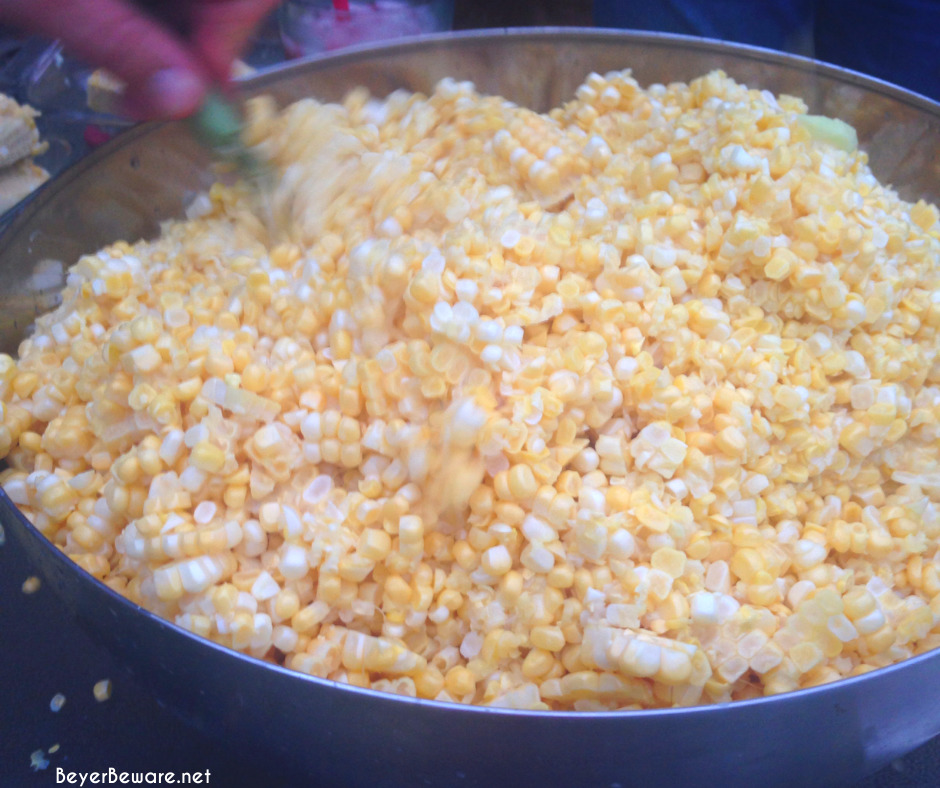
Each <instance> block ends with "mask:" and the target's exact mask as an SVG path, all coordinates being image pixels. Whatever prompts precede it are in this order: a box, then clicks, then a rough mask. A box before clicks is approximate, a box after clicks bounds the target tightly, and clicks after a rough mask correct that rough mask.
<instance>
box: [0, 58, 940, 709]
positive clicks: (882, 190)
mask: <svg viewBox="0 0 940 788" xmlns="http://www.w3.org/2000/svg"><path fill="white" fill-rule="evenodd" d="M805 113H806V107H805V106H804V104H803V103H802V102H801V101H800V100H798V99H795V98H792V97H786V96H783V97H779V98H775V97H774V96H772V95H771V94H769V93H767V92H760V91H757V90H749V89H747V88H746V87H744V86H742V85H738V84H736V83H735V82H733V81H732V80H731V79H729V78H728V77H726V76H725V75H724V74H721V73H718V72H716V73H712V74H709V75H707V76H704V77H702V78H700V79H697V80H695V81H693V82H692V83H690V84H688V85H686V84H673V85H669V86H662V85H654V86H651V87H649V88H648V89H646V90H643V89H641V88H640V87H639V86H638V85H637V83H636V82H635V81H634V80H633V79H632V78H631V76H630V74H629V73H628V72H624V73H612V74H608V75H607V76H604V77H602V76H600V75H596V74H592V75H591V76H590V77H588V79H587V81H586V82H585V84H584V85H583V86H582V87H581V88H580V89H579V90H578V91H577V94H576V98H575V100H573V101H571V102H569V103H567V104H565V105H564V106H562V107H560V108H558V109H555V110H553V111H551V112H550V113H548V114H546V115H540V114H537V113H535V112H532V111H529V110H526V109H523V108H520V107H518V106H515V105H513V104H511V103H509V102H507V101H505V100H503V99H500V98H496V97H486V96H481V95H478V94H477V93H476V92H475V90H474V88H473V86H472V85H470V84H467V83H457V82H455V81H453V80H444V81H443V82H441V83H440V84H439V85H438V87H437V88H436V90H435V91H434V93H433V94H432V95H431V96H427V97H425V96H421V95H411V94H405V93H395V94H392V95H391V96H389V97H388V98H387V99H383V100H376V99H373V98H371V97H369V96H368V95H366V94H365V93H363V92H361V91H357V92H354V93H352V94H351V95H350V96H349V97H348V98H347V99H346V101H345V102H344V104H343V105H341V106H340V105H323V104H319V103H317V102H315V101H313V100H306V101H301V102H299V103H297V104H295V105H293V106H291V107H288V108H287V109H285V110H284V111H283V112H278V111H277V110H276V109H275V108H274V106H273V104H272V103H271V102H270V101H266V100H263V99H262V100H257V101H255V102H254V104H253V106H252V119H251V124H250V129H249V133H248V141H249V143H251V144H253V145H257V146H258V150H259V151H260V152H261V153H262V154H263V155H265V156H267V157H269V158H270V159H271V160H272V161H273V162H274V163H275V164H276V166H277V168H278V173H279V184H278V187H277V190H276V193H275V198H274V204H273V206H271V208H272V213H273V216H274V218H275V219H276V222H277V227H276V228H274V229H272V228H269V227H268V226H267V225H266V223H265V221H263V219H262V218H261V213H260V212H259V211H257V210H255V209H254V207H253V206H254V205H255V203H254V198H253V196H252V195H251V193H250V192H249V191H247V190H246V189H244V187H232V188H224V187H221V186H216V187H214V188H213V189H212V191H211V192H210V193H209V195H208V196H206V197H203V198H202V199H200V200H197V202H196V203H194V204H193V206H192V207H191V209H190V216H189V218H188V220H187V221H178V222H173V223H170V224H167V225H166V226H165V227H164V229H163V232H162V234H161V236H160V237H159V238H157V239H155V240H152V241H139V242H137V243H134V244H129V243H125V242H118V243H115V244H113V245H112V246H109V247H106V248H105V249H103V250H102V251H100V252H98V253H97V254H93V255H89V256H86V257H83V258H82V259H81V260H79V261H78V263H77V264H76V265H75V266H74V267H73V268H72V269H71V271H70V273H69V275H68V281H67V287H66V289H65V292H64V294H63V303H62V305H61V307H59V308H58V309H56V310H55V311H54V312H53V313H51V314H49V315H46V316H44V317H41V318H40V319H38V320H37V323H36V329H35V332H34V333H33V334H32V335H31V337H30V338H28V339H27V340H25V341H24V342H23V344H22V345H21V347H20V351H19V358H18V359H17V360H14V359H12V358H10V357H7V356H2V357H0V395H2V426H0V456H6V458H7V462H8V464H9V469H8V470H7V471H5V472H4V474H3V476H2V483H3V487H4V488H5V490H6V492H7V494H8V495H9V496H10V498H11V499H12V500H13V501H14V502H15V503H16V504H17V505H19V506H20V508H21V509H22V511H23V512H24V513H25V514H26V515H27V516H28V517H29V518H30V519H31V520H32V521H33V522H34V523H35V524H36V526H37V527H38V528H39V530H40V531H42V533H44V534H45V535H46V536H47V537H48V538H49V539H50V540H51V541H52V542H54V543H55V544H56V545H57V546H58V547H59V548H60V549H62V550H63V551H64V552H65V553H66V554H68V555H69V556H70V557H71V558H72V559H73V560H74V561H75V562H76V563H77V564H79V565H80V566H81V567H83V568H84V569H86V570H87V571H88V572H90V573H91V574H93V575H94V576H95V577H98V578H100V579H101V580H102V581H103V582H104V583H106V584H107V585H108V586H110V587H111V588H113V589H115V590H117V591H119V592H120V593H122V594H124V595H125V596H127V597H128V598H129V599H131V600H133V601H134V602H136V603H138V604H140V605H143V606H144V607H146V608H148V609H150V610H153V611H155V612H157V613H158V614H160V615H162V616H164V617H166V618H168V619H170V620H172V621H175V622H176V623H177V624H179V625H180V626H181V627H184V628H185V629H187V630H190V631H192V632H195V633H198V634H199V635H201V636H203V637H206V638H210V639H212V640H214V641H216V642H217V643H221V644H224V645H226V646H230V647H231V648H234V649H237V650H239V651H243V652H247V653H249V654H252V655H254V656H256V657H260V658H264V659H266V660H270V661H274V662H277V663H280V664H284V665H286V666H287V667H289V668H291V669H294V670H297V671H302V672H305V673H309V674H312V675H315V676H320V677H325V678H328V679H335V680H337V681H342V682H347V683H350V684H354V685H358V686H364V687H372V688H374V689H377V690H384V691H388V692H393V693H399V694H402V695H410V696H417V697H420V698H430V699H439V700H446V701H455V702H459V703H474V704H489V705H492V706H504V707H515V708H527V709H577V710H599V709H620V708H649V707H663V706H672V705H691V704H698V703H715V702H723V701H728V700H737V699H742V698H751V697H755V696H760V695H764V694H772V693H781V692H786V691H789V690H794V689H797V688H800V687H807V686H812V685H816V684H821V683H825V682H830V681H833V680H836V679H839V678H840V677H844V676H852V675H858V674H861V673H865V672H866V671H870V670H873V669H875V668H878V667H880V666H883V665H887V664H890V663H894V662H897V661H899V660H903V659H905V658H907V657H910V656H911V655H914V654H918V653H921V652H923V651H926V650H928V649H931V648H934V647H936V646H938V645H940V626H938V623H940V552H938V549H937V545H938V537H940V509H938V503H940V462H938V450H940V427H938V425H940V357H938V352H937V351H938V338H937V330H938V326H940V222H938V212H937V209H936V208H935V207H933V206H930V205H928V204H926V203H924V202H919V203H917V204H910V203H906V202H904V201H902V200H901V199H900V198H899V197H898V196H897V195H896V193H895V192H894V191H892V190H891V189H890V188H887V187H885V186H883V185H881V184H879V183H878V182H877V180H876V179H875V178H874V177H873V175H872V174H871V172H870V170H869V169H868V166H867V163H866V161H867V160H866V156H865V154H864V153H862V152H859V151H856V150H851V149H850V148H851V145H842V146H840V145H838V144H836V145H832V144H830V142H829V141H827V140H826V139H822V138H820V135H819V134H816V135H814V133H813V130H814V128H816V127H817V125H818V124H814V122H809V121H807V120H806V119H805ZM823 136H826V135H823ZM829 136H830V137H831V136H832V135H829ZM836 136H837V139H836V142H837V143H838V135H836ZM843 148H848V149H843Z"/></svg>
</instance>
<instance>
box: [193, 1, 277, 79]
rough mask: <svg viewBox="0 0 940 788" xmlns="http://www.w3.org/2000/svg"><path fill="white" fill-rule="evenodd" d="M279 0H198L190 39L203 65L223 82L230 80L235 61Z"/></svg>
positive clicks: (195, 5)
mask: <svg viewBox="0 0 940 788" xmlns="http://www.w3.org/2000/svg"><path fill="white" fill-rule="evenodd" d="M279 2H280V0H196V2H194V3H193V9H192V16H191V24H192V34H191V40H192V43H193V46H194V47H195V49H196V51H197V52H198V53H199V56H200V58H201V59H202V62H203V63H204V64H205V65H206V66H207V68H208V69H209V70H210V71H211V73H212V75H213V76H214V77H215V78H216V79H217V80H218V81H220V82H226V81H228V78H229V76H230V72H231V68H232V61H233V60H235V58H237V57H238V56H239V55H240V54H241V53H242V51H243V50H244V48H245V45H246V44H247V43H248V40H249V39H250V38H251V35H252V34H253V33H254V31H255V29H256V28H257V27H258V24H259V23H260V22H261V21H262V20H263V19H264V18H265V17H266V16H267V15H268V14H269V13H271V11H273V10H274V8H276V7H277V5H278V4H279Z"/></svg>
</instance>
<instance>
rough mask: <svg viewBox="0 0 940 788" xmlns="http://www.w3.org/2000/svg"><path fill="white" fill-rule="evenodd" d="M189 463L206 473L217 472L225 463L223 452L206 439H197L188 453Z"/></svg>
mask: <svg viewBox="0 0 940 788" xmlns="http://www.w3.org/2000/svg"><path fill="white" fill-rule="evenodd" d="M189 461H190V463H191V464H192V465H193V466H194V467H196V468H199V470H201V471H206V472H207V473H218V472H219V471H221V470H222V466H224V465H225V452H224V451H222V449H220V448H219V447H218V446H214V445H212V444H211V443H209V442H208V441H199V443H197V444H196V445H195V446H193V450H192V453H191V454H190V455H189Z"/></svg>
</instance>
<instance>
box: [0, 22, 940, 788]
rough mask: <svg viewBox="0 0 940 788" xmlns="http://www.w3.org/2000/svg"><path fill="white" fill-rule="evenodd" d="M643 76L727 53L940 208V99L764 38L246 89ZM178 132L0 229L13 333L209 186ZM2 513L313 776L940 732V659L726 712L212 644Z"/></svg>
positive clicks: (176, 666) (675, 760)
mask: <svg viewBox="0 0 940 788" xmlns="http://www.w3.org/2000/svg"><path fill="white" fill-rule="evenodd" d="M625 67H631V68H632V69H633V70H634V74H635V75H636V77H637V78H638V79H639V81H640V82H641V83H644V84H649V83H651V82H669V81H673V80H688V79H691V78H694V77H696V76H698V75H700V74H702V73H705V72H707V71H709V70H711V69H714V68H722V69H724V70H725V71H727V72H728V73H729V74H730V75H731V76H733V77H734V78H736V79H737V80H739V81H743V82H746V83H747V84H748V85H749V86H752V87H761V88H766V89H768V90H771V91H774V92H775V93H780V92H787V93H793V94H797V95H800V96H802V97H803V98H805V99H806V101H807V102H808V104H809V105H810V108H811V111H813V112H815V113H820V114H827V115H833V116H837V117H841V118H842V119H844V120H846V121H848V122H849V123H851V124H852V125H854V126H855V127H856V129H857V130H858V132H859V139H860V144H861V146H862V147H863V148H864V149H866V150H867V151H868V152H869V153H870V156H871V163H872V167H873V170H874V172H875V174H876V175H877V176H878V177H879V178H880V179H881V180H882V181H883V182H887V183H892V184H894V185H895V186H896V187H897V188H898V189H899V190H900V192H901V194H902V196H904V197H906V198H908V199H917V198H919V197H926V198H928V199H931V200H933V201H935V202H937V201H940V106H938V105H937V104H934V103H932V102H930V101H927V100H926V99H923V98H920V97H918V96H915V95H913V94H910V93H907V92H905V91H902V90H898V89H897V88H894V87H892V86H889V85H886V84H884V83H880V82H877V81H875V80H870V79H867V78H865V77H862V76H859V75H857V74H853V73H849V72H845V71H841V70H839V69H835V68H832V67H827V66H821V65H819V64H816V63H813V62H811V61H807V60H803V59H798V58H793V57H790V56H785V55H780V54H775V53H771V52H767V51H763V50H756V49H750V48H744V47H736V46H731V45H725V44H718V43H715V42H708V41H702V40H698V39H685V38H678V37H672V36H656V35H632V34H624V33H611V32H599V31H571V30H526V31H502V32H495V33H494V32H486V33H468V34H462V35H447V36H438V37H432V38H428V39H423V40H415V41H412V42H406V43H403V44H396V45H392V46H386V47H381V48H374V49H363V50H354V51H348V52H347V53H344V54H341V55H338V56H334V57H330V58H325V59H319V60H313V61H310V62H298V63H296V64H293V65H290V66H286V67H284V68H282V69H279V70H277V71H274V72H271V73H267V74H265V75H263V76H261V77H258V78H256V79H254V80H252V81H250V82H249V83H247V84H246V86H245V90H246V92H247V93H248V94H257V93H265V92H266V93H271V94H273V95H275V96H276V97H277V98H278V99H279V100H280V101H281V102H288V101H290V100H293V99H297V98H300V97H303V96H309V95H313V96H316V97H318V98H321V99H338V98H340V97H341V96H342V95H343V94H344V93H345V92H346V91H347V90H349V89H350V88H352V87H354V86H357V85H365V86H366V87H368V88H370V89H371V90H372V91H373V92H374V93H376V94H379V95H383V94H385V93H388V92H389V91H391V90H393V89H395V88H402V87H403V88H409V89H412V90H422V91H427V90H429V89H430V87H431V86H432V85H433V84H434V83H435V82H436V81H437V80H438V79H440V78H442V77H445V76H452V77H456V78H459V79H471V80H473V81H474V82H476V84H477V86H478V87H479V88H480V89H481V90H483V91H486V92H495V93H500V94H502V95H504V96H506V97H508V98H510V99H512V100H514V101H517V102H519V103H522V104H525V105H527V106H530V107H533V108H535V109H540V110H544V109H547V108H548V107H550V106H553V105H556V104H557V103H559V102H560V101H562V100H564V99H565V98H566V97H568V96H570V95H571V94H572V92H573V90H574V88H575V87H576V86H577V85H578V84H579V83H580V82H581V80H582V79H583V78H584V76H585V75H586V74H587V73H588V72H590V71H592V70H593V71H600V72H604V71H608V70H611V69H622V68H625ZM210 180H211V175H210V173H209V170H208V162H207V160H206V159H205V156H204V154H203V152H202V151H200V150H199V149H198V148H197V147H196V145H195V144H194V143H193V142H192V141H191V140H190V139H189V137H188V136H187V135H186V133H185V130H184V129H183V128H182V127H181V126H180V125H176V124H174V125H163V126H143V127H139V128H137V129H135V130H134V131H132V132H129V133H128V134H126V135H124V136H122V137H120V138H119V139H118V140H116V141H115V142H113V143H112V144H110V145H108V146H106V147H105V148H103V149H101V150H100V151H99V152H98V153H96V154H95V155H93V156H91V157H89V158H88V159H86V160H85V161H83V162H81V163H80V164H79V165H77V166H76V167H74V168H73V169H71V170H69V171H68V172H66V173H65V174H64V175H62V176H60V177H59V178H57V179H56V180H55V181H54V182H53V183H51V184H50V185H49V186H48V187H46V188H45V189H43V190H42V191H41V192H40V193H39V194H38V195H37V196H35V197H34V198H33V199H32V200H31V201H30V203H29V204H28V205H27V206H26V208H25V209H24V210H23V212H22V213H21V215H20V216H19V217H18V218H17V219H16V220H15V221H14V222H13V224H12V225H11V226H10V228H9V229H8V230H7V232H6V233H5V234H4V236H3V237H2V238H0V271H2V279H0V281H2V283H3V285H2V292H0V348H2V349H4V350H7V351H8V352H9V351H11V350H14V349H15V347H16V344H17V343H18V341H19V340H20V339H21V338H22V336H23V335H24V333H25V332H26V330H27V329H28V326H29V324H30V322H31V321H32V319H33V317H34V316H35V315H36V314H37V313H38V312H40V311H44V310H46V309H48V308H50V307H51V306H53V305H54V304H55V298H56V296H55V293H56V292H57V290H58V289H59V288H60V287H61V285H62V283H63V279H64V270H65V266H67V265H70V264H71V263H73V262H74V261H75V260H76V259H77V257H78V256H79V255H80V254H81V253H83V252H91V251H94V250H95V249H97V248H99V247H100V246H102V245H104V244H105V243H108V242H110V241H113V240H116V239H119V238H123V239H129V240H133V239H135V238H138V237H142V236H150V235H153V234H155V233H156V232H157V230H158V225H159V222H160V221H162V220H164V219H168V218H172V217H177V216H180V215H181V213H182V209H183V206H184V204H185V203H186V201H187V199H188V198H189V197H190V196H191V195H192V194H193V193H194V192H195V191H197V190H199V189H202V188H204V187H206V186H208V185H209V183H210ZM0 522H2V523H3V525H4V527H5V528H6V530H7V532H8V533H10V534H12V535H13V536H14V537H15V538H18V539H19V540H20V541H21V542H22V544H23V546H24V547H25V549H26V550H27V552H28V553H29V555H30V557H31V560H32V561H33V562H34V563H35V565H36V568H37V569H38V570H39V571H40V573H41V574H43V575H44V576H45V579H46V581H47V582H48V583H49V584H50V585H51V586H52V587H53V588H55V590H56V591H57V593H58V594H59V595H61V596H62V598H63V599H64V600H65V602H66V603H67V604H68V605H69V606H70V608H71V610H72V611H73V612H74V614H75V616H76V618H77V619H79V621H80V622H81V623H82V624H84V625H85V626H86V627H87V628H88V629H89V630H91V631H93V632H94V633H96V634H97V635H98V637H99V638H100V639H101V640H102V641H103V642H105V643H106V644H107V645H108V646H109V647H110V648H111V649H112V650H113V651H114V653H115V654H116V655H117V656H118V657H119V659H121V660H122V662H123V663H124V664H125V665H126V666H127V668H128V669H129V670H130V671H132V672H133V673H134V674H135V675H137V676H138V677H139V678H140V679H141V681H142V683H146V684H147V685H149V686H151V687H152V688H153V691H154V693H155V694H156V695H157V696H158V697H159V698H160V699H162V700H163V701H164V702H166V703H167V704H169V705H170V706H171V707H172V708H173V709H175V710H176V711H177V712H178V713H179V714H180V716H181V717H183V718H184V719H186V720H188V721H189V722H190V723H191V724H193V725H195V726H196V727H198V728H199V729H201V730H202V731H204V732H206V733H208V734H209V735H212V736H216V737H219V738H221V739H223V740H224V741H226V742H228V743H230V744H231V745H232V746H233V747H235V746H238V747H244V748H246V749H249V750H250V751H252V752H262V753H264V754H265V755H266V756H268V757H269V758H270V759H271V765H272V771H280V770H283V771H287V772H289V773H291V774H294V775H302V776H305V777H306V778H307V781H308V782H309V783H310V784H313V785H330V786H333V785H362V786H382V785H390V786H391V785H400V786H401V785H433V786H446V785H456V786H496V785H506V786H528V785H532V786H551V785H559V786H578V787H579V788H580V787H581V786H611V787H613V786H623V787H624V788H626V786H644V787H648V786H658V785H662V786H673V785H680V784H686V785H689V784H691V785H716V786H735V785H741V786H745V785H747V786H752V785H760V786H774V785H780V786H812V785H844V784H848V783H851V782H852V781H854V780H857V779H859V778H860V777H862V776H863V775H864V774H866V773H868V772H870V771H873V770H874V769H876V768H878V767H879V766H881V765H883V764H884V763H886V762H887V761H888V760H890V759H891V758H894V757H897V756H898V755H900V754H902V753H903V752H905V751H907V750H910V749H912V748H914V747H916V746H918V745H919V744H921V743H923V742H924V741H926V740H927V739H929V738H931V737H933V736H935V735H937V734H938V733H940V703H938V699H940V652H936V653H932V654H926V655H923V656H921V657H917V658H915V659H911V660H909V661H907V662H905V663H902V664H900V665H896V666H893V667H889V668H885V669H882V670H879V671H875V672H874V673H871V674H868V675H866V676H862V677H858V678H853V679H847V680H845V681H841V682H838V683H836V684H832V685H828V686H824V687H819V688H815V689H811V690H804V691H800V692H796V693H792V694H790V695H783V696H778V697H773V698H766V699H761V700H754V701H747V702H741V703H735V704H731V705H725V706H709V707H698V708H692V709H670V710H662V711H643V712H617V713H568V712H554V713H544V712H520V711H509V710H502V709H498V710H497V709H487V708H476V707H463V706H456V705H450V704H442V703H434V702H427V701H418V700H410V699H405V698H400V697H394V696H389V695H382V694H380V693H376V692H372V691H369V690H360V689H356V688H353V687H348V686H340V685H335V684H333V683H332V682H329V681H324V680H320V679H315V678H311V677H309V676H304V675H300V674H296V673H291V672H289V671H286V670H283V669H280V668H277V667H274V666H271V665H267V664H264V663H261V662H259V661H257V660H254V659H252V658H250V657H246V656H243V655H240V654H236V653H234V652H231V651H228V650H226V649H223V648H221V647H219V646H216V645H214V644H212V643H209V642H206V641H203V640H201V639H199V638H197V637H195V636H193V635H191V634H189V633H187V632H184V631H182V630H180V629H179V628H177V627H175V626H174V625H172V624H170V623H168V622H166V621H163V620H161V619H159V618H157V617H156V616H154V615H152V614H151V613H148V612H147V611H144V610H142V609H140V608H138V607H136V606H135V605H132V604H131V603H129V602H128V601H127V600H125V599H123V598H122V597H120V596H118V595H117V594H115V593H113V592H112V591H110V590H109V589H107V588H106V587H105V586H103V585H101V584H100V583H98V582H97V581H95V580H94V579H92V578H91V577H90V576H88V575H87V574H85V573H84V572H83V571H82V570H80V569H78V568H77V567H76V566H75V565H74V564H72V563H71V562H70V561H69V560H68V559H67V558H65V556H64V555H62V554H61V553H60V552H59V551H58V550H54V549H51V548H50V546H49V544H48V542H46V541H45V539H44V538H43V537H42V536H41V535H40V534H39V533H38V532H37V531H36V530H35V529H34V528H33V527H32V526H31V525H30V524H29V523H28V522H27V521H26V520H25V519H24V518H23V517H22V515H20V514H19V512H18V511H17V510H16V509H15V507H14V506H13V505H12V504H11V503H10V502H9V500H8V499H7V498H6V496H5V495H0Z"/></svg>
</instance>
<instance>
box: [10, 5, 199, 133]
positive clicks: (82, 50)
mask: <svg viewBox="0 0 940 788" xmlns="http://www.w3.org/2000/svg"><path fill="white" fill-rule="evenodd" d="M0 14H2V15H3V17H4V20H5V21H7V22H9V23H11V24H13V25H15V26H17V27H22V28H25V29H28V30H31V31H33V32H35V33H39V34H40V35H43V36H46V37H48V38H58V39H59V40H61V41H62V43H63V45H64V46H65V48H66V50H67V51H68V52H69V53H71V54H74V55H76V56H77V57H79V58H81V59H82V60H84V61H86V62H87V63H89V64H91V65H95V66H101V67H104V68H106V69H108V71H110V72H112V73H113V74H114V75H115V76H117V77H119V78H120V79H121V80H123V81H124V82H125V83H126V85H127V88H126V92H125V96H126V108H127V110H128V112H129V114H131V115H133V116H134V117H136V118H138V119H145V118H178V117H184V116H186V115H189V114H190V113H192V112H193V111H195V110H196V108H197V107H198V106H199V104H200V102H201V100H202V97H203V96H204V95H205V92H206V90H207V88H208V83H209V78H208V75H207V74H206V73H205V70H204V69H203V67H202V66H201V65H200V63H199V62H198V61H197V60H196V59H195V58H194V57H193V56H192V55H191V54H190V53H189V52H188V51H187V47H186V44H185V42H184V41H183V40H182V39H180V38H178V37H177V36H176V35H175V34H174V33H172V32H171V31H170V30H168V29H167V28H165V27H163V26H162V25H161V24H160V23H158V22H156V21H155V20H153V19H151V18H150V17H148V16H147V15H146V14H144V13H142V12H141V11H139V10H137V9H136V8H134V7H133V6H131V5H129V4H127V3H124V2H121V0H3V2H0Z"/></svg>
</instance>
